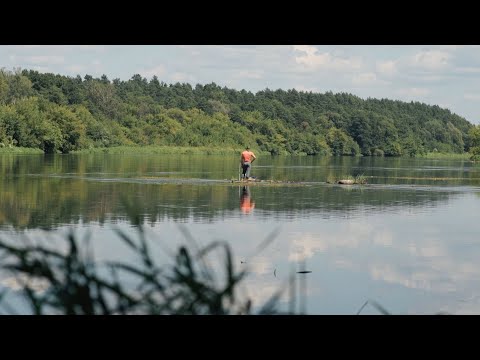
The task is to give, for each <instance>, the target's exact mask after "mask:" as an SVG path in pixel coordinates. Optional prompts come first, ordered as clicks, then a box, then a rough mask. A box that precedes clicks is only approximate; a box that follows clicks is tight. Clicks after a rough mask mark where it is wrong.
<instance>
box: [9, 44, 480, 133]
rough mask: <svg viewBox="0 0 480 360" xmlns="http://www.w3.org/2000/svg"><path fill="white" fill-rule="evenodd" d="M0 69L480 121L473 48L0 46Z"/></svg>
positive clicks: (477, 59) (478, 66) (479, 60)
mask: <svg viewBox="0 0 480 360" xmlns="http://www.w3.org/2000/svg"><path fill="white" fill-rule="evenodd" d="M0 67H4V68H6V69H8V70H12V69H13V68H14V67H20V68H22V69H35V70H38V71H40V72H53V73H58V74H64V75H69V76H76V75H77V74H79V75H81V76H82V77H83V76H85V74H89V75H92V76H94V77H99V76H101V75H102V74H106V75H107V76H108V78H109V79H114V78H120V79H122V80H127V79H129V78H131V77H132V76H133V75H134V74H141V75H143V76H144V77H147V78H148V79H150V78H151V77H152V76H153V75H157V76H158V78H159V79H160V80H161V81H164V82H166V83H172V82H173V83H174V82H188V83H191V84H192V85H195V84H197V83H200V84H207V83H211V82H215V83H216V84H218V85H221V86H227V87H229V88H234V89H238V90H241V89H246V90H250V91H253V92H255V91H258V90H262V89H265V88H269V89H273V90H275V89H279V88H280V89H285V90H287V89H292V88H295V89H297V90H304V91H313V92H322V93H323V92H326V91H333V92H348V93H352V94H354V95H357V96H360V97H362V98H368V97H373V98H387V99H393V100H403V101H419V102H424V103H427V104H430V105H439V106H441V107H443V108H448V109H450V110H451V111H452V112H454V113H456V114H458V115H460V116H463V117H465V118H466V119H467V120H468V121H470V122H472V123H474V124H479V123H480V107H479V106H478V103H479V102H480V81H479V80H480V46H478V45H471V46H467V45H431V46H430V45H425V46H424V45H414V46H409V45H408V46H407V45H375V46H367V45H354V46H348V45H341V46H334V45H222V46H217V45H216V46H213V45H147V46H146V45H128V46H127V45H45V46H42V45H22V46H20V45H2V46H0Z"/></svg>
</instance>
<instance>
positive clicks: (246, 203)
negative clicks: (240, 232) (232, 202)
mask: <svg viewBox="0 0 480 360" xmlns="http://www.w3.org/2000/svg"><path fill="white" fill-rule="evenodd" d="M254 208H255V203H254V202H253V200H252V196H251V194H250V186H244V187H243V189H242V195H241V196H240V210H242V213H244V214H250V213H251V212H252V210H253V209H254Z"/></svg>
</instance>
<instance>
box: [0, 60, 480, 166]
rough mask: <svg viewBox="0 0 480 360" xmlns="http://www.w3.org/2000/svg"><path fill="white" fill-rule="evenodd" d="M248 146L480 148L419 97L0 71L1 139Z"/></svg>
mask: <svg viewBox="0 0 480 360" xmlns="http://www.w3.org/2000/svg"><path fill="white" fill-rule="evenodd" d="M245 145H249V146H250V147H252V149H255V150H257V151H261V152H267V153H270V154H272V155H346V156H359V155H363V156H411V157H415V156H418V155H422V154H426V153H431V152H439V153H458V154H460V153H465V152H468V151H471V150H472V149H473V150H474V151H473V152H472V153H475V151H476V150H478V151H479V153H480V148H478V149H476V148H477V147H478V146H479V145H480V130H479V129H478V127H476V126H474V125H473V124H472V123H470V122H469V121H467V120H466V119H465V118H463V117H461V116H458V115H456V114H454V113H452V112H451V111H450V110H448V109H443V108H440V107H439V106H437V105H434V106H431V105H427V104H423V103H420V102H409V103H408V102H402V101H398V100H389V99H373V98H368V99H362V98H359V97H357V96H355V95H352V94H347V93H337V94H334V93H332V92H326V93H323V94H322V93H312V92H303V91H297V90H295V89H290V90H280V89H278V90H270V89H268V88H267V89H265V90H262V91H258V92H257V93H252V92H250V91H246V90H235V89H229V88H227V87H221V86H219V85H217V84H215V83H211V84H206V85H200V84H197V85H195V87H193V86H192V85H190V84H188V83H176V84H167V83H165V82H163V81H161V80H159V79H158V78H157V77H156V76H154V77H153V78H151V79H150V80H148V79H146V78H144V77H142V76H141V75H139V74H135V75H133V76H132V77H131V78H130V79H129V80H127V81H123V80H120V79H113V80H110V79H109V78H108V77H107V76H106V75H102V76H101V77H100V78H94V77H92V76H90V75H85V76H84V77H83V78H82V77H81V76H80V75H77V76H76V77H69V76H63V75H58V74H51V73H40V72H38V71H34V70H26V69H23V70H22V69H14V70H13V71H10V70H6V69H1V70H0V147H22V148H32V149H39V150H41V151H43V152H44V153H63V154H66V153H70V152H73V151H79V150H88V149H97V148H111V147H117V146H168V147H193V148H195V147H209V148H222V149H232V150H237V149H241V148H243V147H244V146H245Z"/></svg>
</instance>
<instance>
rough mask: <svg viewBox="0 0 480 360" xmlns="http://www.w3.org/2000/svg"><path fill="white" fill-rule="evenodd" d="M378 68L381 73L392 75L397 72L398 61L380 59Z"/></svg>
mask: <svg viewBox="0 0 480 360" xmlns="http://www.w3.org/2000/svg"><path fill="white" fill-rule="evenodd" d="M376 68H377V71H378V72H379V73H380V74H383V75H387V76H392V75H395V74H396V73H397V62H396V61H393V60H389V61H378V62H377V64H376Z"/></svg>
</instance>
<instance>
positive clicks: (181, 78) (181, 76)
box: [170, 72, 195, 82]
mask: <svg viewBox="0 0 480 360" xmlns="http://www.w3.org/2000/svg"><path fill="white" fill-rule="evenodd" d="M170 79H171V80H172V81H174V82H194V81H195V78H194V77H193V76H191V75H189V74H187V73H183V72H175V73H173V74H172V75H170Z"/></svg>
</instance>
